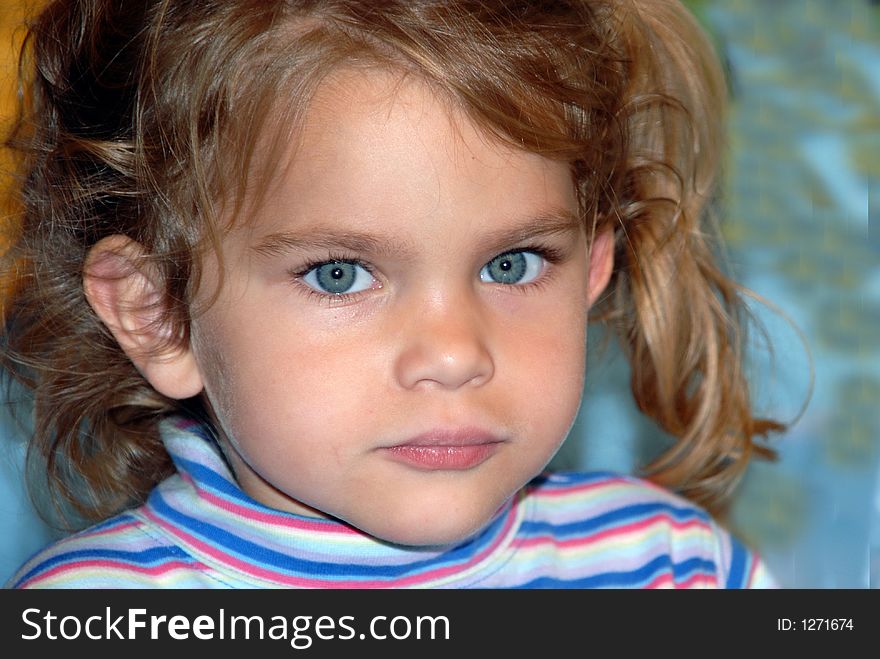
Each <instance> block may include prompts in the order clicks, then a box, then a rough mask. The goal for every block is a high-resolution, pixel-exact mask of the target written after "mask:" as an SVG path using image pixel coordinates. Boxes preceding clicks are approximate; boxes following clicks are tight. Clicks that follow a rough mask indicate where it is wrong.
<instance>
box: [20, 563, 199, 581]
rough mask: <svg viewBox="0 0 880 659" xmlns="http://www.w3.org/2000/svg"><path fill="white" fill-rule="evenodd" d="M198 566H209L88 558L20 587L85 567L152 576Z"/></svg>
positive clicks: (61, 567)
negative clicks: (148, 564) (135, 563)
mask: <svg viewBox="0 0 880 659" xmlns="http://www.w3.org/2000/svg"><path fill="white" fill-rule="evenodd" d="M194 566H195V567H196V568H198V569H201V570H205V569H207V566H206V565H204V564H202V563H198V562H196V563H195V564H192V563H187V562H184V561H169V562H168V563H162V564H161V565H156V566H153V567H141V566H139V565H132V564H131V563H120V562H117V561H111V560H108V559H102V560H97V559H96V560H86V561H76V562H75V563H68V564H66V565H57V566H55V567H53V568H52V569H51V570H48V571H47V572H41V573H40V574H37V575H34V576H33V577H31V578H30V579H28V580H27V581H24V582H22V583H21V584H20V586H19V587H20V588H25V587H27V586H29V585H31V584H34V583H40V582H41V581H45V580H47V579H50V578H51V577H54V576H56V575H58V574H62V573H64V572H72V571H79V570H82V569H84V568H100V569H102V570H122V571H123V572H127V573H131V572H135V573H137V574H146V575H151V576H156V575H159V574H165V573H166V572H171V571H173V570H177V569H186V570H191V569H192V568H193V567H194Z"/></svg>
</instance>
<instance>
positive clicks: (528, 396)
mask: <svg viewBox="0 0 880 659" xmlns="http://www.w3.org/2000/svg"><path fill="white" fill-rule="evenodd" d="M543 317H544V318H545V319H546V318H552V319H554V321H553V322H534V323H530V324H529V326H528V327H527V328H524V329H523V330H522V331H521V332H519V333H517V335H516V338H515V339H508V345H507V349H506V350H505V351H504V352H505V363H504V364H502V365H501V368H499V369H498V371H497V373H496V377H509V378H510V379H511V381H512V382H516V383H517V385H516V388H517V389H518V390H519V392H520V393H519V396H520V398H521V400H522V404H523V405H524V407H523V409H527V410H531V415H532V416H533V419H535V420H538V419H541V420H543V422H544V423H546V424H549V425H553V426H558V427H560V428H564V429H565V428H567V425H570V424H571V422H573V420H574V416H575V414H576V413H577V408H578V406H579V404H580V400H581V394H582V391H583V384H584V365H585V358H586V349H585V344H586V329H585V328H586V316H585V314H581V313H580V311H579V310H577V309H574V310H573V309H570V308H568V309H564V308H561V309H555V310H554V313H551V314H549V315H546V316H543ZM505 374H507V375H505Z"/></svg>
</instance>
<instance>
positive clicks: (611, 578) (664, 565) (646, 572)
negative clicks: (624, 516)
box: [517, 554, 715, 589]
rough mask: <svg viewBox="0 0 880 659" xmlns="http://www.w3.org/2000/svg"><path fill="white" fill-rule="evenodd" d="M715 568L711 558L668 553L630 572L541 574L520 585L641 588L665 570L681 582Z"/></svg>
mask: <svg viewBox="0 0 880 659" xmlns="http://www.w3.org/2000/svg"><path fill="white" fill-rule="evenodd" d="M714 570H715V563H713V562H712V561H709V560H705V559H702V558H690V559H688V560H686V561H683V562H681V563H673V562H672V559H671V558H670V557H669V556H668V555H665V554H664V555H662V556H658V557H657V558H655V559H654V560H652V561H650V562H649V563H646V564H645V565H643V566H642V567H640V568H638V569H636V570H631V571H629V572H603V573H600V574H594V575H590V576H588V577H582V578H580V579H571V580H567V579H556V578H553V577H540V578H538V579H534V580H532V581H529V582H528V583H525V584H522V585H520V586H517V588H520V589H526V588H641V587H644V586H645V584H647V583H650V582H651V581H653V580H654V579H656V578H657V577H658V576H660V575H661V574H663V573H665V572H672V576H673V578H674V580H675V581H676V582H681V581H685V580H686V579H687V578H688V577H691V576H693V574H695V573H700V574H713V573H714Z"/></svg>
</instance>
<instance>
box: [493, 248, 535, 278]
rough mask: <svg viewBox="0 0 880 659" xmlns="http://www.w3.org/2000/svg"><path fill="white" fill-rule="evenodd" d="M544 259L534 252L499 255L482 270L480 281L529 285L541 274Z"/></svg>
mask: <svg viewBox="0 0 880 659" xmlns="http://www.w3.org/2000/svg"><path fill="white" fill-rule="evenodd" d="M543 269H544V259H543V258H541V257H540V256H539V255H537V254H535V253H534V252H526V251H518V252H517V251H515V252H505V253H504V254H499V255H498V256H496V257H495V258H494V259H492V260H491V261H489V262H488V263H487V264H486V265H484V266H483V269H482V270H480V281H482V282H485V283H487V284H491V283H495V284H528V283H530V282H532V281H534V280H535V279H537V278H538V276H539V275H540V274H541V271H542V270H543Z"/></svg>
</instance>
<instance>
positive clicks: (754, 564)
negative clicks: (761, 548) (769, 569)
mask: <svg viewBox="0 0 880 659" xmlns="http://www.w3.org/2000/svg"><path fill="white" fill-rule="evenodd" d="M757 571H758V557H757V556H754V557H752V567H751V568H749V578H748V580H747V581H746V583H745V585H746V587H749V586H751V585H752V584H753V583H755V572H757Z"/></svg>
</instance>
